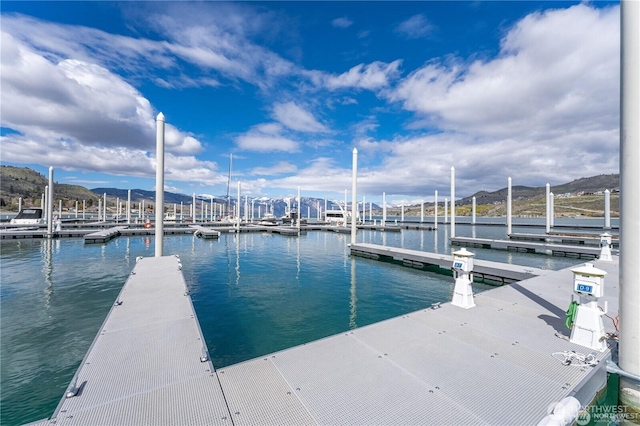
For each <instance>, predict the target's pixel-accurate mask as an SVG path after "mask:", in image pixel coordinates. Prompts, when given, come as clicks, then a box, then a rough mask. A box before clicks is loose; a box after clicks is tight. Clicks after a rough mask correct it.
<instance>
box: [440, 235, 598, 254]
mask: <svg viewBox="0 0 640 426" xmlns="http://www.w3.org/2000/svg"><path fill="white" fill-rule="evenodd" d="M451 244H452V245H459V246H467V247H481V248H492V249H505V250H514V251H526V252H531V253H542V254H549V253H551V254H553V255H562V256H575V257H586V258H595V257H598V256H599V255H600V249H599V248H598V247H587V246H584V245H580V246H579V245H566V244H549V243H535V242H528V241H513V240H492V239H488V238H470V237H451Z"/></svg>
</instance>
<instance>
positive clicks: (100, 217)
mask: <svg viewBox="0 0 640 426" xmlns="http://www.w3.org/2000/svg"><path fill="white" fill-rule="evenodd" d="M98 222H102V198H98Z"/></svg>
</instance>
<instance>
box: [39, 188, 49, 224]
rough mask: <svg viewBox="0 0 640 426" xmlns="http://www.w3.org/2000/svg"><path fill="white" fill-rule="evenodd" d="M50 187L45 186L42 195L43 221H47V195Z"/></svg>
mask: <svg viewBox="0 0 640 426" xmlns="http://www.w3.org/2000/svg"><path fill="white" fill-rule="evenodd" d="M48 187H49V185H45V187H44V192H43V193H42V197H41V198H40V208H41V209H42V217H43V219H45V220H46V219H47V205H46V204H45V194H47V193H48V191H49V190H48V189H47V188H48Z"/></svg>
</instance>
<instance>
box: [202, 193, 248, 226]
mask: <svg viewBox="0 0 640 426" xmlns="http://www.w3.org/2000/svg"><path fill="white" fill-rule="evenodd" d="M212 200H213V198H212ZM255 202H256V199H255V198H253V199H252V200H251V214H250V216H251V223H253V212H254V210H255ZM258 208H260V206H258ZM211 220H213V217H211Z"/></svg>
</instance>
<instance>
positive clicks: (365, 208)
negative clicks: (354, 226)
mask: <svg viewBox="0 0 640 426" xmlns="http://www.w3.org/2000/svg"><path fill="white" fill-rule="evenodd" d="M366 221H367V203H366V197H365V196H364V195H363V196H362V223H365V222H366Z"/></svg>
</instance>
